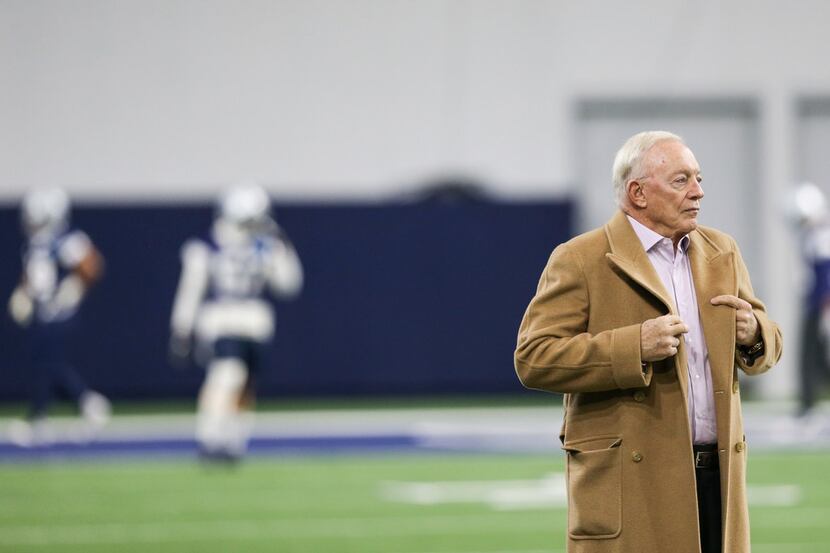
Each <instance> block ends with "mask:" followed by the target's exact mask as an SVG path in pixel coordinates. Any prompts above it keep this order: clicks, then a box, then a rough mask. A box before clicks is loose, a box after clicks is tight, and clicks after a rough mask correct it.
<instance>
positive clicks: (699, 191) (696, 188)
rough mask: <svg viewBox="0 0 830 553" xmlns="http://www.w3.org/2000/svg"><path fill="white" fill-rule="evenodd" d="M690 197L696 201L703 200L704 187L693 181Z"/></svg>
mask: <svg viewBox="0 0 830 553" xmlns="http://www.w3.org/2000/svg"><path fill="white" fill-rule="evenodd" d="M689 196H691V197H692V198H694V199H697V200H699V199H701V198H703V187H702V186H701V185H700V183H699V182H697V181H692V188H691V189H690V190H689Z"/></svg>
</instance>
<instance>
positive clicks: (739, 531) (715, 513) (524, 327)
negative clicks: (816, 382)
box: [515, 131, 782, 553]
mask: <svg viewBox="0 0 830 553" xmlns="http://www.w3.org/2000/svg"><path fill="white" fill-rule="evenodd" d="M613 178H614V186H615V189H616V194H617V202H618V204H619V208H620V210H619V211H618V212H617V213H616V214H615V215H614V217H612V219H611V220H610V221H609V222H608V223H607V224H606V225H605V226H604V227H603V228H600V229H596V230H593V231H590V232H588V233H585V234H583V235H580V236H577V237H576V238H574V239H572V240H570V241H568V242H567V243H565V244H562V245H560V246H558V247H557V248H556V249H555V250H554V252H553V254H552V255H551V257H550V260H549V262H548V264H547V267H546V268H545V270H544V272H543V274H542V277H541V279H540V281H539V286H538V290H537V292H536V295H535V297H534V298H533V300H532V301H531V302H530V305H529V306H528V308H527V311H526V313H525V316H524V319H523V321H522V324H521V327H520V329H519V337H518V345H517V348H516V353H515V364H516V372H517V374H518V376H519V378H520V380H521V381H522V383H523V384H524V385H525V386H527V387H528V388H535V389H539V390H544V391H549V392H562V393H564V394H565V398H564V401H565V418H564V422H563V425H562V430H561V435H560V439H561V440H562V443H563V449H564V450H565V451H566V455H567V473H568V494H569V500H568V507H569V516H568V551H569V552H572V553H573V552H609V551H614V552H637V553H665V552H667V551H671V552H672V553H700V552H701V551H702V552H703V553H712V552H721V551H723V552H725V553H726V552H728V553H735V552H748V551H749V550H750V546H749V517H748V511H747V503H746V490H745V469H746V455H747V450H746V443H745V436H744V431H743V423H742V420H741V407H740V385H739V380H738V370H739V369H740V370H742V371H743V372H745V373H747V374H758V373H762V372H764V371H766V370H767V369H769V368H770V367H771V366H772V365H773V364H775V363H776V362H777V361H778V359H779V357H780V356H781V347H782V340H781V333H780V331H779V329H778V326H777V325H776V324H775V323H774V322H772V321H771V320H770V319H769V318H768V317H767V313H766V309H765V307H764V305H763V304H762V303H761V302H760V301H759V300H758V299H757V298H756V297H755V294H754V292H753V291H752V285H751V283H750V280H749V275H748V273H747V269H746V266H745V265H744V262H743V260H742V259H741V254H740V252H739V251H738V247H737V245H736V244H735V241H734V240H733V239H732V238H731V237H729V236H728V235H726V234H724V233H722V232H719V231H717V230H714V229H711V228H706V227H702V226H698V223H697V217H698V213H699V211H700V203H701V200H702V198H703V189H702V188H701V182H702V178H701V174H700V166H699V165H698V162H697V160H696V159H695V156H694V155H693V154H692V152H691V150H690V149H689V148H688V147H687V146H686V145H685V144H684V143H683V140H682V139H681V138H680V137H678V136H677V135H674V134H671V133H667V132H662V131H650V132H644V133H640V134H637V135H635V136H633V137H631V138H630V139H628V141H626V142H625V144H624V145H623V146H622V148H620V150H619V152H618V153H617V156H616V159H615V160H614V169H613Z"/></svg>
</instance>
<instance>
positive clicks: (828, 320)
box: [793, 183, 830, 416]
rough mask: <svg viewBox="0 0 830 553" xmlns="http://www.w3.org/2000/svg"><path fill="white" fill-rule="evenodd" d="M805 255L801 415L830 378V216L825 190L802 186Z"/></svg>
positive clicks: (799, 209)
mask: <svg viewBox="0 0 830 553" xmlns="http://www.w3.org/2000/svg"><path fill="white" fill-rule="evenodd" d="M793 200H794V201H793V208H794V209H793V211H794V218H795V222H796V223H797V224H798V227H799V231H800V233H801V243H802V255H803V256H804V261H805V263H806V265H807V266H808V267H809V269H810V281H809V286H808V287H807V289H806V292H807V293H806V294H805V298H804V300H805V302H804V307H803V317H802V321H801V344H800V345H801V358H800V360H799V370H800V377H801V378H800V394H799V410H798V414H799V415H802V416H803V415H807V414H809V413H810V411H811V410H812V408H813V406H814V405H815V403H816V400H817V398H818V397H820V395H821V392H822V389H823V386H824V384H825V383H826V382H827V381H828V380H830V362H829V361H828V355H830V350H828V344H830V217H828V207H827V199H826V197H825V195H824V192H822V190H821V189H820V188H819V187H818V186H816V185H815V184H812V183H803V184H801V185H799V186H798V187H797V188H796V190H795V194H794V198H793Z"/></svg>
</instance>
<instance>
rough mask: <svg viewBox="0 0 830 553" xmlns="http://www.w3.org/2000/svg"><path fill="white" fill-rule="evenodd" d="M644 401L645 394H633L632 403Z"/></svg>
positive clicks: (641, 392) (639, 391)
mask: <svg viewBox="0 0 830 553" xmlns="http://www.w3.org/2000/svg"><path fill="white" fill-rule="evenodd" d="M645 399H646V393H645V392H644V391H642V390H637V391H636V392H634V401H643V400H645Z"/></svg>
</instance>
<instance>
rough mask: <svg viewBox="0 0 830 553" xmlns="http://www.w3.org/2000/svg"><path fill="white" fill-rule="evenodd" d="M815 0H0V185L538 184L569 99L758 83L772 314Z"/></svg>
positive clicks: (191, 192) (506, 191)
mask: <svg viewBox="0 0 830 553" xmlns="http://www.w3.org/2000/svg"><path fill="white" fill-rule="evenodd" d="M722 4H723V5H722ZM829 16H830V3H827V2H823V1H820V0H814V1H801V0H793V1H791V2H788V3H786V4H784V3H781V2H775V1H758V0H733V1H731V2H728V3H726V2H724V3H722V2H717V1H714V0H704V1H700V0H699V1H681V0H639V1H632V2H606V1H596V0H594V1H590V0H589V1H580V2H566V1H529V0H527V1H521V0H513V1H506V0H504V1H498V0H490V1H485V0H480V1H476V0H469V1H463V0H455V1H450V0H444V1H441V0H410V1H404V0H348V1H347V0H342V1H341V0H330V1H323V0H317V1H310V0H296V1H283V2H278V1H263V0H259V1H255V0H247V1H237V0H224V1H219V0H136V1H117V0H79V1H73V2H64V1H59V0H55V1H36V0H33V1H29V0H0V201H11V200H12V199H15V198H17V197H18V196H19V195H20V193H21V192H22V191H23V190H24V189H25V188H26V187H28V186H31V185H32V184H35V183H43V182H50V183H55V184H61V185H64V186H66V187H67V188H68V189H69V190H70V191H71V192H72V193H73V194H74V195H75V196H76V197H79V198H82V199H87V200H105V201H106V200H119V201H130V200H140V199H154V200H158V199H182V198H193V197H197V198H198V197H208V196H212V195H213V194H214V193H215V191H216V190H217V189H218V188H219V187H221V186H222V185H224V184H225V183H227V182H229V181H234V180H237V179H240V178H253V179H257V180H259V181H261V182H263V183H265V184H267V185H268V187H269V188H270V189H271V191H272V192H273V193H274V195H275V196H278V197H281V198H285V199H292V198H313V199H343V198H368V199H371V198H378V197H383V196H387V195H390V194H394V193H396V192H398V191H401V190H405V189H409V188H411V187H412V186H414V185H415V184H416V183H417V182H419V181H421V180H423V179H425V178H429V177H431V176H434V175H436V174H440V173H443V172H466V173H469V174H471V175H474V176H479V177H481V178H483V179H485V180H486V181H488V182H489V183H491V184H492V186H493V187H494V188H495V189H496V190H497V191H498V192H499V193H500V194H503V195H507V196H512V197H519V196H540V195H555V194H561V193H567V192H568V191H569V190H570V189H571V187H573V186H575V184H576V183H579V181H580V175H579V174H577V169H576V163H575V159H576V158H577V156H576V148H578V147H579V145H578V144H575V143H574V142H573V138H574V136H575V131H574V125H575V117H574V115H573V106H574V105H575V103H576V101H577V100H578V99H579V98H584V97H611V98H613V97H618V96H624V97H635V96H638V95H648V96H652V97H654V96H669V97H672V96H686V97H688V96H706V97H723V96H741V97H750V98H757V99H758V101H759V102H760V104H761V106H762V114H761V117H762V124H761V134H762V136H761V137H760V139H759V140H760V142H761V144H762V159H763V166H762V167H761V168H760V169H759V174H761V175H762V177H761V179H760V181H759V182H758V190H757V193H758V195H759V198H761V200H760V207H759V211H758V216H759V217H762V218H765V220H767V221H768V224H766V225H764V226H763V231H762V234H763V235H762V236H761V237H760V239H761V242H762V243H764V244H766V245H767V248H768V255H767V257H766V258H765V262H764V266H765V274H764V281H765V282H767V283H768V285H769V287H770V292H769V297H768V298H767V300H768V303H769V304H770V308H771V309H772V310H773V312H775V313H776V314H777V315H778V318H779V319H780V320H781V321H782V323H783V324H784V328H785V331H787V332H789V330H790V329H794V325H793V323H794V318H795V311H794V309H795V308H794V307H793V305H795V299H794V292H793V291H792V290H790V285H791V278H792V277H791V273H792V271H790V270H789V268H788V266H787V265H788V264H787V263H782V262H781V259H782V258H784V259H788V260H789V261H792V256H791V254H790V250H791V248H790V241H789V240H790V237H789V234H788V232H787V229H786V228H785V226H784V223H783V220H782V219H781V217H779V211H778V204H780V202H779V201H778V198H779V194H780V191H781V189H782V187H783V186H785V185H787V184H789V183H790V182H791V181H792V180H793V179H794V175H795V174H796V173H797V168H796V167H795V166H794V165H795V162H794V159H795V155H794V154H795V152H794V151H793V150H794V146H793V144H792V137H793V126H794V124H793V121H794V117H795V111H794V109H793V106H794V98H795V96H797V95H798V94H801V93H817V94H821V93H825V92H830V72H828V70H827V62H826V60H827V58H828V53H830V52H828V49H830V39H828V38H827V31H826V28H827V21H828V20H830V17H829ZM692 147H693V148H694V144H692ZM612 157H613V152H608V156H607V159H598V160H597V163H599V164H605V165H608V166H609V167H610V163H611V159H612ZM723 184H724V185H726V183H723ZM609 194H610V187H609ZM741 208H742V206H735V209H741ZM704 209H705V205H704ZM782 256H784V257H782ZM787 256H789V257H787ZM789 334H790V338H791V341H790V343H791V344H792V343H794V340H793V338H794V334H795V333H794V332H789ZM789 351H792V348H790V350H789ZM790 365H791V363H790ZM782 372H783V371H782ZM777 378H779V377H771V378H770V379H769V382H772V383H773V384H772V385H771V389H772V388H774V389H776V390H779V391H780V390H782V389H786V383H785V382H784V381H781V382H779V381H778V380H776V379H777ZM781 378H783V377H781Z"/></svg>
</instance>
